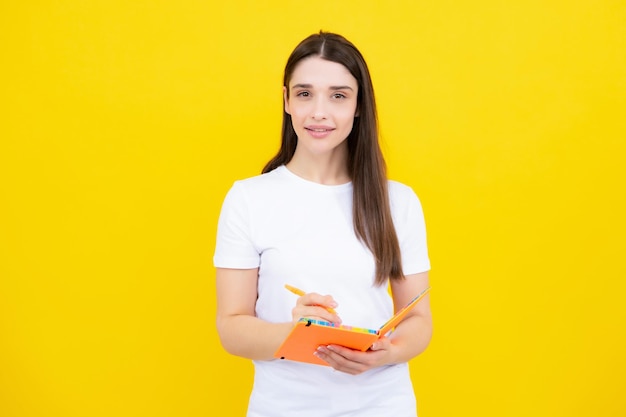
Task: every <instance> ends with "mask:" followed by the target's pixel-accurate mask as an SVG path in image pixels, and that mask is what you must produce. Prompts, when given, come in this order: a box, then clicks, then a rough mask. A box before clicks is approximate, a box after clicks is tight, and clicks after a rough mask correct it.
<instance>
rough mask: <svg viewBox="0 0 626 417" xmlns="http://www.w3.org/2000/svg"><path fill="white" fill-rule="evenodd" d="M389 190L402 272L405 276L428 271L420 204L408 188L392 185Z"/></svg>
mask: <svg viewBox="0 0 626 417" xmlns="http://www.w3.org/2000/svg"><path fill="white" fill-rule="evenodd" d="M393 185H395V186H394V187H391V188H390V192H391V206H392V213H393V221H394V226H395V228H396V233H397V235H398V240H399V243H400V251H401V253H402V270H403V272H404V274H405V275H411V274H417V273H419V272H425V271H428V270H430V259H429V257H428V246H427V242H426V224H425V221H424V212H423V210H422V204H421V202H420V200H419V198H418V197H417V195H416V194H415V192H414V191H413V189H411V188H410V187H408V186H405V185H402V184H399V183H393Z"/></svg>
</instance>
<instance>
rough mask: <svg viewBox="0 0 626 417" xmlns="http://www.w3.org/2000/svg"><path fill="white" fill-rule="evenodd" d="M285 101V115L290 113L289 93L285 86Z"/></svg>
mask: <svg viewBox="0 0 626 417" xmlns="http://www.w3.org/2000/svg"><path fill="white" fill-rule="evenodd" d="M283 101H284V102H285V113H287V114H291V113H289V93H288V91H287V87H285V86H283Z"/></svg>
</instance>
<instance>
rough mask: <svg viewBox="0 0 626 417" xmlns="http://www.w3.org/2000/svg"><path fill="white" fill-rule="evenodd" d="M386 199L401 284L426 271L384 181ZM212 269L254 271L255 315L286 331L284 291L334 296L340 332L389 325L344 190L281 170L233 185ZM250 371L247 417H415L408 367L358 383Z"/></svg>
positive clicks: (288, 297) (282, 365)
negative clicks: (289, 288) (281, 325)
mask: <svg viewBox="0 0 626 417" xmlns="http://www.w3.org/2000/svg"><path fill="white" fill-rule="evenodd" d="M389 198H390V204H391V211H392V217H393V221H394V225H395V228H396V233H397V235H398V239H399V242H400V249H401V252H402V267H403V272H404V274H405V275H410V274H415V273H418V272H424V271H427V270H429V269H430V262H429V259H428V253H427V248H426V232H425V227H424V216H423V213H422V208H421V204H420V202H419V200H418V198H417V196H416V195H415V193H414V192H413V190H412V189H411V188H409V187H407V186H406V185H403V184H400V183H398V182H395V181H389ZM214 264H215V266H216V267H218V268H235V269H247V268H257V267H258V268H259V279H258V284H257V285H258V299H257V303H256V315H257V317H259V318H260V319H262V320H266V321H268V322H276V323H284V322H289V321H291V310H292V308H293V307H294V306H295V302H296V297H297V296H296V295H294V294H292V293H290V292H289V291H287V290H286V289H285V288H284V285H285V284H290V285H293V286H295V287H298V288H300V289H302V290H304V291H306V292H317V293H320V294H330V295H332V296H333V298H334V299H335V301H337V303H338V304H339V306H338V307H337V308H336V310H337V313H338V314H339V316H340V317H341V319H342V322H343V324H346V325H350V326H356V327H365V328H371V329H376V328H378V327H380V326H381V325H382V324H383V323H385V322H386V321H387V320H388V319H389V318H390V317H391V316H392V315H393V302H392V300H391V297H390V296H389V293H388V292H387V288H385V286H382V287H380V286H375V285H374V274H375V264H374V260H373V256H372V254H371V252H370V251H369V250H368V249H367V247H366V246H365V245H364V244H363V243H362V242H361V241H360V240H359V239H358V238H357V237H356V234H355V232H354V227H353V223H352V184H351V183H347V184H342V185H322V184H318V183H315V182H311V181H307V180H305V179H303V178H301V177H298V176H296V175H295V174H293V173H292V172H291V171H289V170H288V169H287V168H286V167H285V166H281V167H279V168H277V169H275V170H273V171H272V172H269V173H267V174H264V175H259V176H256V177H252V178H249V179H246V180H243V181H237V182H235V184H234V185H233V187H232V188H231V190H230V191H229V192H228V194H227V196H226V198H225V200H224V204H223V206H222V212H221V215H220V219H219V223H218V232H217V244H216V249H215V256H214ZM311 354H313V352H311ZM254 365H255V377H254V387H253V390H252V394H251V397H250V403H249V406H248V416H249V417H270V416H271V417H275V416H292V415H298V416H302V417H306V416H315V417H330V416H337V417H338V416H359V417H367V416H371V417H380V416H391V415H393V416H396V417H403V416H407V417H414V416H415V415H416V412H415V397H414V394H413V388H412V384H411V380H410V376H409V371H408V365H407V364H399V365H392V366H384V367H381V368H377V369H373V370H370V371H368V372H365V373H363V374H360V375H356V376H353V375H348V374H344V373H342V372H337V371H334V370H333V369H332V368H330V367H327V366H319V365H311V364H304V363H299V362H292V361H287V360H279V359H276V360H271V361H254ZM296 413H297V414H296Z"/></svg>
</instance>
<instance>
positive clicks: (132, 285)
mask: <svg viewBox="0 0 626 417" xmlns="http://www.w3.org/2000/svg"><path fill="white" fill-rule="evenodd" d="M319 29H326V30H331V31H337V32H339V33H342V34H344V35H345V36H347V37H348V38H349V39H351V40H352V41H353V42H354V43H355V44H356V45H357V46H358V47H359V48H360V49H361V51H362V52H363V54H364V55H365V57H366V59H367V60H368V63H369V65H370V68H371V72H372V76H373V79H374V83H375V87H376V91H377V98H378V104H379V110H380V120H381V126H382V133H383V147H384V150H385V153H386V156H387V161H388V164H389V167H390V176H391V177H392V178H394V179H397V180H400V181H403V182H405V183H407V184H409V185H411V186H412V187H413V188H414V189H415V190H416V192H417V193H418V194H419V196H420V197H421V199H422V203H423V205H424V209H425V213H426V217H427V225H428V231H429V247H430V254H431V260H432V264H433V271H432V284H433V288H434V290H433V293H432V299H433V301H432V302H433V312H434V317H435V336H434V339H433V341H432V344H431V346H430V347H429V349H428V351H427V352H426V353H425V354H423V355H422V356H421V357H419V358H417V359H415V360H413V361H412V375H413V379H414V382H415V389H416V394H417V398H418V401H419V412H420V416H421V417H444V416H445V417H448V416H461V415H462V416H520V417H521V416H546V417H559V416H563V417H566V416H568V417H569V416H603V417H609V416H624V415H626V400H624V388H625V386H626V360H625V359H624V355H625V353H626V340H625V339H626V335H625V333H626V308H625V307H624V295H625V294H624V293H625V290H626V284H625V282H624V281H625V278H626V274H625V272H626V269H625V266H624V255H623V251H624V248H625V244H624V236H625V235H626V226H625V221H624V219H623V216H624V213H625V211H626V202H625V190H624V188H625V187H624V177H625V175H624V165H625V164H626V158H625V156H626V146H625V144H624V142H625V139H626V99H625V97H626V5H625V3H624V2H623V1H617V0H615V1H610V0H586V1H585V0H571V1H550V0H529V1H523V2H507V1H495V0H492V1H459V0H455V1H451V0H442V1H405V2H394V1H385V2H383V1H367V0H359V1H325V0H319V1H316V2H303V1H296V0H294V1H268V2H255V1H233V2H231V1H224V2H216V1H215V2H214V1H200V0H196V1H194V0H178V1H156V0H155V1H147V0H143V1H120V0H115V1H111V0H96V1H79V0H76V1H69V0H57V1H30V2H8V1H5V2H3V3H2V5H1V6H0V35H1V43H0V45H1V51H2V53H1V54H0V56H1V57H0V60H1V61H0V75H1V76H2V90H1V91H2V92H1V94H2V101H1V103H0V107H1V112H0V114H1V115H0V117H1V123H0V415H1V416H3V417H17V416H20V417H26V416H62V417H85V416H86V417H96V416H107V417H110V416H133V417H135V416H137V417H139V416H146V417H160V416H209V415H223V416H241V415H243V414H244V410H245V407H246V402H247V397H248V394H249V391H250V387H251V378H252V367H251V364H250V363H249V362H248V361H246V360H243V359H240V358H235V357H231V356H229V355H227V354H226V353H225V352H224V351H223V350H222V349H221V347H220V345H219V341H218V339H217V335H216V331H215V326H214V315H215V291H214V286H213V280H214V271H213V267H212V254H213V247H214V239H215V229H216V221H217V216H218V213H219V209H220V205H221V201H222V198H223V197H224V194H225V192H226V191H227V189H228V188H229V187H230V185H231V184H232V182H233V181H234V180H236V179H239V178H244V177H248V176H251V175H254V174H256V173H258V172H259V171H260V169H261V167H262V166H263V164H264V163H265V162H266V160H267V159H268V158H269V157H270V156H272V155H273V153H274V152H275V151H276V149H277V147H278V140H279V139H278V138H279V125H280V117H281V77H282V70H283V65H284V63H285V60H286V59H287V56H288V54H289V52H290V51H291V50H292V49H293V47H294V46H295V45H296V43H297V42H298V41H300V40H301V39H302V38H304V37H305V36H307V35H309V34H310V33H313V32H316V31H318V30H319Z"/></svg>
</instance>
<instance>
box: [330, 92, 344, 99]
mask: <svg viewBox="0 0 626 417" xmlns="http://www.w3.org/2000/svg"><path fill="white" fill-rule="evenodd" d="M333 98H338V99H342V98H346V96H344V95H343V94H341V93H335V94H333Z"/></svg>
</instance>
